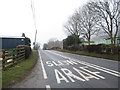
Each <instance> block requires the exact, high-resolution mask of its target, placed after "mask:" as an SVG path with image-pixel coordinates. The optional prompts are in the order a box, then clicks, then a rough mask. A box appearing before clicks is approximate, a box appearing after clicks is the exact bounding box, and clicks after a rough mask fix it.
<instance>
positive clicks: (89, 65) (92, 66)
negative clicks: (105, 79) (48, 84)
mask: <svg viewBox="0 0 120 90" xmlns="http://www.w3.org/2000/svg"><path fill="white" fill-rule="evenodd" d="M48 52H50V51H48ZM50 53H53V54H55V55H58V56H61V57H63V58H66V59H69V60H72V61H75V62H78V63H80V64H83V65H86V66H88V67H91V68H94V69H97V70H100V71H103V72H106V73H108V74H111V75H114V76H117V77H120V72H117V71H115V70H111V69H108V68H104V67H101V66H98V65H95V64H91V63H87V62H84V61H80V60H77V59H73V58H69V57H66V56H63V55H60V54H57V53H54V52H50Z"/></svg>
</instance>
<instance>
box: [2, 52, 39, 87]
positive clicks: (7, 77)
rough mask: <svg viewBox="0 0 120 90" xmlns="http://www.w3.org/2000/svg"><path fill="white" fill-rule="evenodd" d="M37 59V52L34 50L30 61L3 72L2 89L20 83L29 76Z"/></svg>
mask: <svg viewBox="0 0 120 90" xmlns="http://www.w3.org/2000/svg"><path fill="white" fill-rule="evenodd" d="M37 58H38V56H37V51H36V50H33V51H32V53H31V55H30V57H29V58H28V59H26V60H23V61H21V62H20V63H18V64H17V65H15V66H13V67H11V68H9V69H7V70H6V71H2V87H3V88H4V87H8V86H9V85H11V84H13V83H16V82H18V81H20V80H21V79H23V78H24V77H25V76H26V75H28V73H29V72H30V70H31V69H32V68H33V66H34V65H35V63H36V61H37Z"/></svg>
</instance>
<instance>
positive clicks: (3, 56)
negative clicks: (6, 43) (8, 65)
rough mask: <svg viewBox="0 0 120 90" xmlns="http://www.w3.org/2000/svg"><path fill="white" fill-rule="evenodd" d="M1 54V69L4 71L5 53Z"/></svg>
mask: <svg viewBox="0 0 120 90" xmlns="http://www.w3.org/2000/svg"><path fill="white" fill-rule="evenodd" d="M2 52H3V54H2V58H3V60H2V69H3V70H4V69H5V65H4V64H5V61H4V60H5V51H2Z"/></svg>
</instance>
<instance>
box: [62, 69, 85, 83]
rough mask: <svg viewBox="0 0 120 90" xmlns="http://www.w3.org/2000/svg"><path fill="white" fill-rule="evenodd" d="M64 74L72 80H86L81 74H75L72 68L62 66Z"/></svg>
mask: <svg viewBox="0 0 120 90" xmlns="http://www.w3.org/2000/svg"><path fill="white" fill-rule="evenodd" d="M61 70H62V71H63V72H64V74H65V75H66V76H67V77H68V78H69V79H70V80H71V82H75V80H73V79H72V78H74V79H77V80H80V81H85V80H84V79H82V78H80V77H79V76H77V75H75V74H73V73H72V72H71V71H70V70H68V69H67V68H62V69H61Z"/></svg>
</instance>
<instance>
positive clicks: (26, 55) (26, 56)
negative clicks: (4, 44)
mask: <svg viewBox="0 0 120 90" xmlns="http://www.w3.org/2000/svg"><path fill="white" fill-rule="evenodd" d="M20 47H24V49H25V59H27V58H28V57H29V56H30V54H31V52H32V50H31V47H30V46H27V45H18V46H17V48H20Z"/></svg>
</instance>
